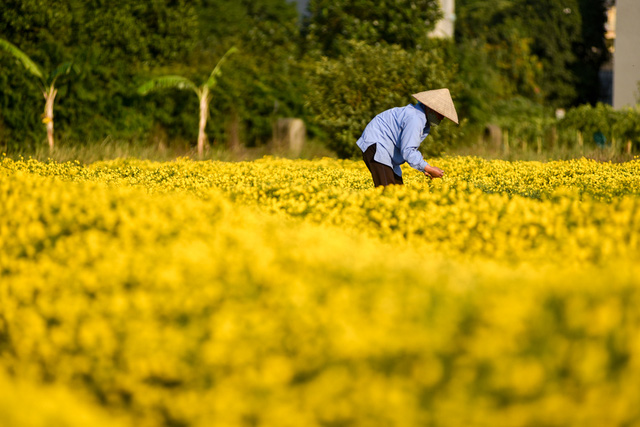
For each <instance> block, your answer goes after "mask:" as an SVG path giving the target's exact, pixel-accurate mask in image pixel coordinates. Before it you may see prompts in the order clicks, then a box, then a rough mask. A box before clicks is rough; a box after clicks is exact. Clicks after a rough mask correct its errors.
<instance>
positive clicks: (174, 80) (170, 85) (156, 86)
mask: <svg viewBox="0 0 640 427" xmlns="http://www.w3.org/2000/svg"><path fill="white" fill-rule="evenodd" d="M161 89H191V90H193V91H194V92H196V94H197V93H198V88H197V87H196V85H195V84H194V83H193V82H192V81H191V80H189V79H187V78H185V77H182V76H162V77H157V78H155V79H151V80H149V81H148V82H146V83H145V84H143V85H142V86H140V87H139V88H138V93H139V94H140V95H146V94H148V93H149V92H152V91H155V90H161Z"/></svg>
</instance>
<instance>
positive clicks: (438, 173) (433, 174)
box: [424, 166, 444, 179]
mask: <svg viewBox="0 0 640 427" xmlns="http://www.w3.org/2000/svg"><path fill="white" fill-rule="evenodd" d="M424 174H425V175H426V176H427V177H429V178H430V179H433V178H442V176H443V175H444V171H443V170H442V169H440V168H437V167H435V166H427V167H425V168H424Z"/></svg>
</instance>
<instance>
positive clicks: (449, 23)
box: [429, 0, 640, 38]
mask: <svg viewBox="0 0 640 427" xmlns="http://www.w3.org/2000/svg"><path fill="white" fill-rule="evenodd" d="M639 1H640V0H639ZM487 7H490V6H487ZM440 8H441V9H442V15H443V16H442V19H441V20H440V21H438V23H437V24H436V28H435V29H434V30H433V31H432V32H431V33H429V36H431V37H442V38H451V37H453V29H454V27H453V25H454V22H455V20H456V2H455V0H440Z"/></svg>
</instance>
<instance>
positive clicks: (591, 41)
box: [573, 0, 610, 105]
mask: <svg viewBox="0 0 640 427" xmlns="http://www.w3.org/2000/svg"><path fill="white" fill-rule="evenodd" d="M578 2H579V6H580V15H581V17H582V25H581V38H580V40H579V42H578V43H576V45H575V48H574V51H575V54H576V58H577V61H576V63H575V65H574V67H573V72H574V74H575V75H576V77H577V79H578V80H577V85H576V86H577V87H576V90H577V93H578V96H577V100H576V101H577V103H578V104H584V103H587V102H588V103H590V104H592V105H595V104H596V103H597V102H598V99H599V94H600V79H599V71H600V68H601V67H602V65H603V64H604V63H605V62H607V61H608V60H609V58H610V54H609V50H608V49H607V46H606V41H605V37H604V36H605V32H606V31H605V24H606V22H607V3H608V0H578Z"/></svg>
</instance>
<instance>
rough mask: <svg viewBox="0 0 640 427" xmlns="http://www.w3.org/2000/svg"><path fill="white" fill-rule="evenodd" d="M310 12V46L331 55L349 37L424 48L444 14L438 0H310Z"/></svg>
mask: <svg viewBox="0 0 640 427" xmlns="http://www.w3.org/2000/svg"><path fill="white" fill-rule="evenodd" d="M309 13H310V16H309V17H308V18H307V20H306V32H307V33H308V38H309V42H310V44H311V46H313V47H318V48H320V49H321V51H322V52H323V53H325V54H327V55H331V56H335V55H338V54H339V53H341V52H343V49H344V48H345V47H347V46H348V45H346V44H345V43H344V42H345V41H348V40H359V41H363V42H366V43H369V44H377V43H380V42H384V43H389V44H397V45H399V46H401V47H402V48H404V49H409V50H413V49H417V50H420V49H425V48H426V47H427V42H428V40H429V38H428V36H427V34H428V33H429V31H431V30H433V28H434V27H435V25H436V22H438V20H439V19H440V18H441V17H442V12H441V11H440V6H439V3H438V0H383V1H373V0H364V1H363V0H359V1H352V0H338V1H336V0H311V2H310V3H309Z"/></svg>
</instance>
